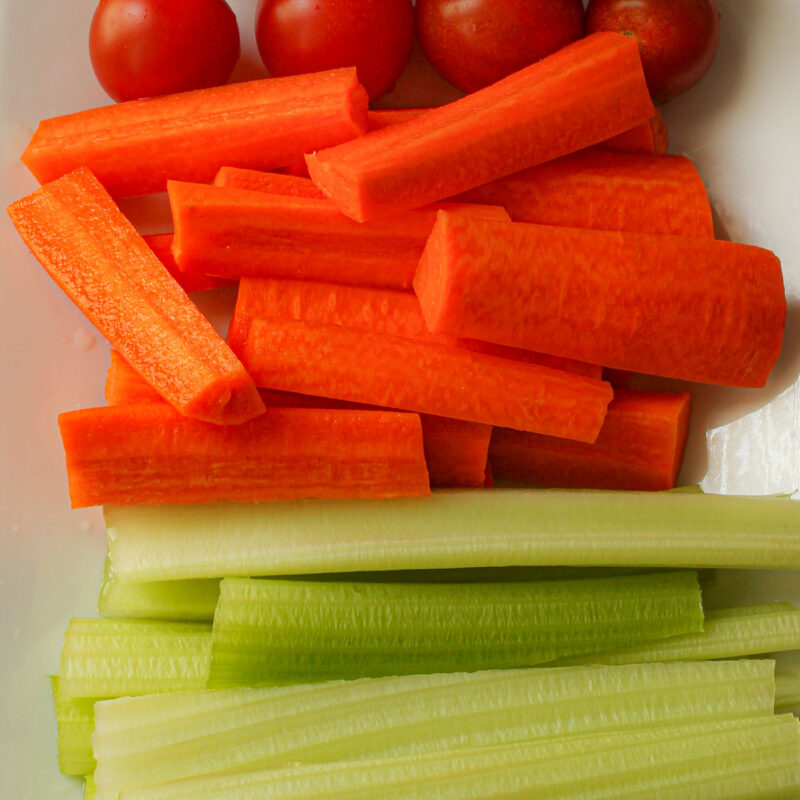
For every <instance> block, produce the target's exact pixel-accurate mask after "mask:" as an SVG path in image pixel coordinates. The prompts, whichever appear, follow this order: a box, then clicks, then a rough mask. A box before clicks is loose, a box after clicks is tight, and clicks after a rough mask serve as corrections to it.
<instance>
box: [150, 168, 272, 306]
mask: <svg viewBox="0 0 800 800" xmlns="http://www.w3.org/2000/svg"><path fill="white" fill-rule="evenodd" d="M260 174H267V173H260ZM144 240H145V242H147V246H148V247H149V248H150V249H151V250H152V251H153V252H154V253H155V254H156V258H158V260H159V261H160V262H161V263H162V264H163V265H164V266H165V267H166V268H167V272H169V274H170V275H172V277H173V278H175V280H176V281H177V282H178V285H179V286H180V287H181V289H183V291H184V292H203V291H206V290H207V289H221V288H223V287H225V286H233V285H235V283H236V281H231V280H226V279H225V278H211V277H209V276H208V275H190V274H189V273H186V272H181V269H180V267H178V265H177V264H176V263H175V258H174V257H173V255H172V234H171V233H154V234H150V235H149V236H145V237H144Z"/></svg>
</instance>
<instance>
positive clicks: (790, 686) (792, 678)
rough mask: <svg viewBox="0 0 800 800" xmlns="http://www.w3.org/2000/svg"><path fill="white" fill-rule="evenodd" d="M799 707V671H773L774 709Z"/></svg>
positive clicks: (786, 709) (781, 709)
mask: <svg viewBox="0 0 800 800" xmlns="http://www.w3.org/2000/svg"><path fill="white" fill-rule="evenodd" d="M798 707H800V673H798V672H795V671H794V670H788V669H779V670H776V671H775V711H776V712H778V711H789V710H791V709H794V708H798Z"/></svg>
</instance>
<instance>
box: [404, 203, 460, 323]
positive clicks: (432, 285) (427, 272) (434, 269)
mask: <svg viewBox="0 0 800 800" xmlns="http://www.w3.org/2000/svg"><path fill="white" fill-rule="evenodd" d="M456 220H457V214H454V213H453V212H450V211H439V212H438V213H437V215H436V223H435V224H434V226H433V230H432V231H431V235H430V236H429V237H428V241H427V243H426V245H425V250H424V251H423V252H422V258H421V259H420V261H419V266H418V267H417V272H416V274H415V275H414V284H413V287H414V292H415V293H416V295H417V298H418V299H419V304H420V306H421V308H422V316H423V317H424V318H425V324H426V325H427V326H428V330H430V331H431V332H433V333H438V332H440V331H441V329H442V318H443V315H444V314H445V312H446V309H447V303H446V302H444V301H445V300H446V298H447V297H450V296H452V293H453V292H454V291H456V287H455V286H451V285H449V284H448V283H447V276H448V271H447V269H446V266H445V264H446V260H447V258H448V253H449V245H450V240H451V238H452V237H451V231H452V228H453V225H454V224H455V223H456Z"/></svg>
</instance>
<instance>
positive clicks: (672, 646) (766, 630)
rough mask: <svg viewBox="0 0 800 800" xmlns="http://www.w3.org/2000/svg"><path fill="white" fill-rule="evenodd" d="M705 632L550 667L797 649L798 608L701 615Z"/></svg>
mask: <svg viewBox="0 0 800 800" xmlns="http://www.w3.org/2000/svg"><path fill="white" fill-rule="evenodd" d="M705 613H706V621H705V630H704V631H701V632H699V633H687V634H684V635H682V636H673V637H672V638H670V639H664V640H662V641H656V642H648V643H645V644H640V645H636V646H635V647H626V648H624V649H619V650H614V651H609V652H604V653H594V654H588V655H582V656H573V657H571V658H564V659H559V660H558V662H556V663H554V664H553V665H551V666H567V665H576V664H636V663H641V662H646V661H700V660H704V659H709V658H740V657H742V656H753V655H759V654H762V653H778V652H781V651H783V650H797V649H800V610H798V609H796V608H795V607H794V606H793V605H792V604H791V603H769V604H765V605H758V606H741V607H738V608H723V609H717V610H709V611H706V612H705Z"/></svg>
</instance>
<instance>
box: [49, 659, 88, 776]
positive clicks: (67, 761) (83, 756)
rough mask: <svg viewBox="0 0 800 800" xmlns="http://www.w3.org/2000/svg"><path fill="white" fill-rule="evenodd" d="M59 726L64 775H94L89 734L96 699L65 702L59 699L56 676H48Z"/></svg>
mask: <svg viewBox="0 0 800 800" xmlns="http://www.w3.org/2000/svg"><path fill="white" fill-rule="evenodd" d="M50 685H51V688H52V690H53V700H54V701H55V707H56V723H57V725H58V766H59V768H60V769H61V772H62V774H63V775H88V774H89V773H91V772H94V755H93V754H92V731H93V730H94V704H95V700H96V698H84V697H81V698H77V699H72V700H68V699H65V698H64V697H62V696H61V693H60V692H59V688H58V675H52V676H51V677H50Z"/></svg>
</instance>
